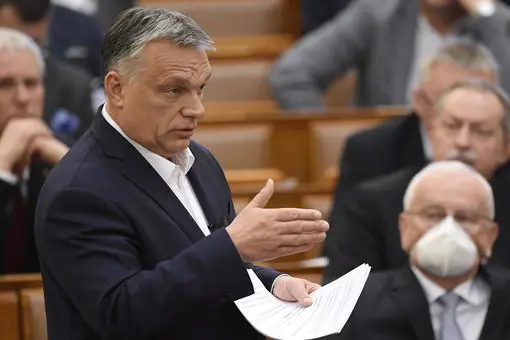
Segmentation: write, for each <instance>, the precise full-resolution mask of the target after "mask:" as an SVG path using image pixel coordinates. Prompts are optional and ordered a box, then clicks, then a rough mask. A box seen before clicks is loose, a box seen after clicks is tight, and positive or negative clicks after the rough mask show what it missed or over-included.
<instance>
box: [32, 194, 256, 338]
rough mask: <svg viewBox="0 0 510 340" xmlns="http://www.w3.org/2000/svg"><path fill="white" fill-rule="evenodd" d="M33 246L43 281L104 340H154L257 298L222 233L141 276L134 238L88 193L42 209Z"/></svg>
mask: <svg viewBox="0 0 510 340" xmlns="http://www.w3.org/2000/svg"><path fill="white" fill-rule="evenodd" d="M36 243H37V246H38V251H39V255H40V261H41V265H42V267H43V273H44V274H45V275H47V276H49V277H51V279H52V280H55V281H56V282H58V285H59V286H60V287H61V289H62V290H63V292H64V294H65V296H66V297H67V298H68V299H69V300H70V301H71V302H72V304H73V305H74V306H75V308H76V309H77V310H78V311H79V312H80V314H81V315H82V316H83V318H84V319H85V320H86V322H87V323H88V324H89V325H90V327H92V329H94V331H95V332H97V334H98V336H99V337H100V338H102V339H133V340H134V339H152V338H156V337H157V334H161V332H165V333H166V332H171V331H172V329H173V327H175V326H176V325H178V324H179V322H181V321H182V319H183V318H189V316H190V315H191V313H193V311H194V310H197V309H204V308H208V307H209V308H211V309H213V308H216V307H218V306H219V305H221V304H224V303H229V302H232V301H234V300H236V299H239V298H241V297H244V296H247V295H249V294H251V293H252V292H253V288H252V285H251V282H250V280H249V277H248V275H247V274H246V269H245V266H244V263H243V262H242V260H241V258H240V257H239V255H238V253H237V250H236V248H235V247H234V245H233V243H232V241H231V239H230V237H229V236H228V234H227V232H226V231H225V230H219V231H217V232H215V233H213V234H211V235H210V236H209V237H206V238H204V239H202V240H200V241H199V242H197V243H195V244H194V245H192V246H190V247H189V248H187V249H186V250H184V251H182V252H181V253H179V255H177V256H175V257H173V258H171V259H169V260H166V261H162V262H160V263H159V264H157V266H156V267H154V268H153V269H150V270H143V269H142V267H141V264H140V260H139V259H140V253H139V249H140V245H139V237H138V235H137V233H136V231H135V230H134V229H133V228H132V227H131V225H130V223H129V221H128V220H127V219H126V217H125V215H124V214H123V213H122V212H121V211H120V210H119V209H118V208H117V207H116V206H114V205H113V204H112V203H111V202H109V201H108V200H106V199H104V198H103V197H101V196H99V195H98V194H96V193H94V192H92V191H90V190H88V189H83V188H68V189H65V190H63V191H61V192H59V193H57V194H56V195H55V197H54V198H53V199H52V200H51V201H50V202H48V203H47V204H45V205H44V206H42V207H39V210H38V224H37V225H36ZM204 306H206V307H204Z"/></svg>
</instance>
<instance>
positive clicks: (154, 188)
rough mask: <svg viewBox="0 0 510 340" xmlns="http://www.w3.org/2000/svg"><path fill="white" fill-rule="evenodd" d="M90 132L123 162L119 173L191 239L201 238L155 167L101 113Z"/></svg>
mask: <svg viewBox="0 0 510 340" xmlns="http://www.w3.org/2000/svg"><path fill="white" fill-rule="evenodd" d="M92 131H93V132H94V134H95V135H96V136H97V137H98V140H99V142H100V143H101V145H102V147H103V149H104V150H105V152H106V154H107V155H108V156H110V157H112V158H117V159H119V160H122V161H123V162H120V163H119V165H118V167H119V168H120V169H119V170H120V172H122V174H123V175H124V176H125V177H126V178H127V179H128V180H129V181H130V182H131V183H133V184H134V185H135V186H136V187H138V189H140V190H141V191H143V192H144V193H145V194H146V195H147V196H149V197H150V198H151V199H152V200H153V201H154V202H155V203H156V204H157V205H159V206H160V207H161V208H162V209H163V210H164V211H166V213H167V214H168V216H169V217H170V218H171V219H172V220H173V222H174V223H175V224H177V226H178V227H179V228H181V229H182V230H183V231H184V233H186V235H187V236H188V237H189V239H190V240H191V242H193V243H194V242H197V241H199V240H200V239H202V238H203V237H204V234H203V233H202V231H201V230H200V228H199V227H198V225H197V224H196V223H195V220H194V219H193V218H192V217H191V215H190V214H189V213H188V211H187V210H186V208H185V207H184V206H183V205H182V203H181V202H180V201H179V199H178V198H177V196H176V195H175V194H174V193H173V192H172V190H170V188H169V187H168V185H167V184H166V183H165V181H164V180H163V179H162V178H161V177H160V176H159V174H158V173H157V172H156V170H154V169H153V168H152V166H151V165H150V164H149V163H148V162H147V161H146V160H145V158H143V156H142V155H141V154H140V153H139V152H138V151H137V150H136V149H135V148H134V147H133V146H132V145H131V144H130V143H129V142H128V141H127V140H126V139H125V138H124V137H122V136H121V135H120V134H119V133H118V132H117V131H116V130H115V129H114V128H113V127H112V126H110V124H109V123H108V122H107V121H106V120H105V119H104V118H103V115H102V114H101V113H99V114H98V115H97V117H96V119H95V121H94V124H93V127H92Z"/></svg>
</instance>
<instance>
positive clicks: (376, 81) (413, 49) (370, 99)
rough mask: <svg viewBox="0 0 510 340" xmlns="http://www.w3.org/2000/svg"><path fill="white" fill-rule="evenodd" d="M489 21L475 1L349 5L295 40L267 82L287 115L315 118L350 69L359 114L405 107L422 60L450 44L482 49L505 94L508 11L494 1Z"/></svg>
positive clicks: (508, 83)
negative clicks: (470, 43)
mask: <svg viewBox="0 0 510 340" xmlns="http://www.w3.org/2000/svg"><path fill="white" fill-rule="evenodd" d="M488 1H489V2H492V3H494V5H495V6H496V11H495V13H493V14H492V15H491V16H490V17H489V18H487V17H483V16H481V15H479V14H478V7H477V6H476V4H477V1H475V0H458V1H444V0H412V1H409V0H386V1H381V0H356V1H352V2H351V3H350V5H349V6H348V7H347V8H346V9H345V10H344V11H342V12H340V13H339V14H338V15H337V16H336V17H335V18H333V19H332V20H331V21H329V22H328V23H326V24H325V25H323V26H322V27H321V28H320V29H317V30H315V31H313V32H312V33H310V34H308V35H307V36H305V37H304V38H303V39H301V40H300V41H299V42H298V43H297V44H296V45H295V46H294V47H292V48H291V49H290V50H289V51H288V52H286V53H285V54H284V55H283V56H282V57H281V58H280V59H279V60H278V61H277V63H276V64H275V66H274V68H273V70H272V71H271V74H270V77H269V82H270V84H271V86H272V89H273V93H274V96H275V98H276V100H277V101H278V103H279V104H280V106H281V107H282V108H284V109H286V110H315V111H317V110H321V109H323V108H324V103H323V93H324V92H325V90H326V89H327V88H328V87H329V85H330V84H331V83H332V82H333V80H335V78H337V77H340V76H342V75H344V74H346V73H347V72H348V71H349V70H351V69H356V70H357V73H358V82H357V88H356V94H355V100H354V101H355V104H357V105H358V106H377V105H404V104H407V103H409V102H410V99H411V90H412V88H414V87H415V85H416V84H417V82H418V79H419V77H418V76H419V73H420V66H421V64H422V62H423V60H424V59H425V58H427V57H428V56H429V55H430V54H433V53H434V52H435V51H437V50H438V49H439V48H440V47H441V46H442V45H443V44H444V43H445V42H447V41H448V40H449V39H451V38H452V37H459V36H460V37H468V38H471V39H473V40H476V41H480V43H482V44H484V45H485V46H487V47H488V48H489V49H490V50H491V52H492V53H494V55H495V56H496V59H497V61H498V62H499V64H500V65H501V67H502V70H501V84H502V86H503V88H504V89H506V90H507V91H510V65H509V64H508V62H507V59H508V55H510V44H509V43H508V42H510V31H509V30H508V29H507V28H508V25H509V24H510V9H509V8H508V6H507V5H505V4H503V3H500V2H499V1H495V0H488Z"/></svg>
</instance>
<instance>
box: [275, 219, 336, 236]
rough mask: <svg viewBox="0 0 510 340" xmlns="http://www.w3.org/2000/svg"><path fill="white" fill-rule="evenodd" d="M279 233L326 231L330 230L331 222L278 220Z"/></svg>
mask: <svg viewBox="0 0 510 340" xmlns="http://www.w3.org/2000/svg"><path fill="white" fill-rule="evenodd" d="M276 228H277V231H278V234H280V235H285V234H303V233H325V232H327V231H328V230H329V223H328V222H326V221H322V220H319V221H292V222H278V223H277V224H276Z"/></svg>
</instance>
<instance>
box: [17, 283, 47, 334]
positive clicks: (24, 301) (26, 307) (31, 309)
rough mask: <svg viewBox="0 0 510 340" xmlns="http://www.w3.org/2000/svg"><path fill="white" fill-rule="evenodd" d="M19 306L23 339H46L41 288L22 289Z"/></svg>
mask: <svg viewBox="0 0 510 340" xmlns="http://www.w3.org/2000/svg"><path fill="white" fill-rule="evenodd" d="M21 306H22V324H23V334H24V340H47V339H48V337H47V333H46V312H45V308H44V294H43V290H42V289H41V288H29V289H24V290H22V291H21Z"/></svg>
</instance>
